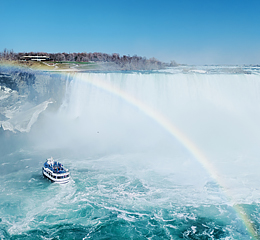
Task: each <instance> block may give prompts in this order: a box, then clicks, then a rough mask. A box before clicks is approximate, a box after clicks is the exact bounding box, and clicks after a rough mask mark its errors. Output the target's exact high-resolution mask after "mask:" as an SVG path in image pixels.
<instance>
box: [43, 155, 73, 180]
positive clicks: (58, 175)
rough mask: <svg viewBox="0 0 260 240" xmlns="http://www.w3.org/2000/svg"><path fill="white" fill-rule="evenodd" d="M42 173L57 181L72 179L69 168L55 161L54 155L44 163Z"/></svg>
mask: <svg viewBox="0 0 260 240" xmlns="http://www.w3.org/2000/svg"><path fill="white" fill-rule="evenodd" d="M42 174H43V176H44V177H46V178H48V179H50V180H51V181H52V182H56V183H67V182H69V180H70V173H69V170H68V169H65V168H64V167H63V165H62V164H61V163H59V162H56V161H54V160H53V158H52V157H51V158H48V159H47V160H46V162H45V163H44V164H43V167H42Z"/></svg>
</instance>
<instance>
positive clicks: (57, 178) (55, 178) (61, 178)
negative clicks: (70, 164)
mask: <svg viewBox="0 0 260 240" xmlns="http://www.w3.org/2000/svg"><path fill="white" fill-rule="evenodd" d="M42 174H43V176H44V177H46V178H48V179H49V180H51V181H52V182H55V183H60V184H62V183H68V182H69V180H70V176H68V177H66V178H65V176H66V175H69V174H68V173H66V174H63V175H61V174H55V173H53V172H52V171H51V170H50V169H48V168H45V167H43V168H42Z"/></svg>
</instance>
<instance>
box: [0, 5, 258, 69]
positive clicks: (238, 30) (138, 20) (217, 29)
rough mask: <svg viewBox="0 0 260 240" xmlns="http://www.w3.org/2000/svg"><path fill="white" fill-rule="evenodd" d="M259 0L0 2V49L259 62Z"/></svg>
mask: <svg viewBox="0 0 260 240" xmlns="http://www.w3.org/2000/svg"><path fill="white" fill-rule="evenodd" d="M259 12H260V1H244V0H237V1H229V0H226V1H222V0H218V1H217V0H215V1H214V0H204V1H201V0H172V1H165V0H160V1H152V0H150V1H142V0H139V1H135V0H128V1H125V0H120V1H112V0H111V1H108V0H95V1H94V0H92V1H88V0H84V1H83V0H82V1H77V0H74V1H67V0H63V1H61V0H41V1H39V0H23V1H19V0H0V51H2V50H3V49H4V48H7V49H13V50H14V51H15V52H26V51H45V52H105V53H119V54H120V55H123V54H125V55H128V54H129V55H134V54H137V55H139V56H146V57H148V58H150V57H155V58H157V59H159V60H162V61H166V62H169V61H170V60H175V61H177V62H178V63H188V64H243V63H245V64H260V14H259Z"/></svg>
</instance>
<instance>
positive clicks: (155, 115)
mask: <svg viewBox="0 0 260 240" xmlns="http://www.w3.org/2000/svg"><path fill="white" fill-rule="evenodd" d="M72 76H73V77H74V78H76V79H78V80H80V81H81V82H82V83H86V84H89V85H92V86H95V87H97V88H99V89H102V90H104V91H106V92H109V93H110V94H113V95H115V96H117V97H119V98H121V99H122V100H124V101H126V102H127V103H129V104H131V105H133V106H134V107H136V108H137V109H139V110H140V111H141V112H143V113H144V114H145V115H147V116H148V117H150V118H151V119H153V120H154V121H155V122H157V123H158V124H159V125H160V126H161V127H162V128H164V129H165V130H166V131H167V132H168V133H170V134H171V135H172V136H173V137H174V138H175V139H177V140H178V141H179V142H180V143H181V144H182V145H183V146H184V147H185V148H186V149H187V150H188V151H189V152H190V153H191V154H192V155H193V156H194V157H195V159H197V161H198V162H199V163H200V164H201V165H202V166H203V168H204V169H205V170H206V171H207V172H208V173H209V174H210V176H211V177H212V178H213V179H214V181H215V182H216V183H218V185H219V187H220V189H222V190H225V191H224V192H225V195H226V196H227V198H228V200H229V201H230V203H231V205H232V206H233V208H234V210H235V211H236V212H237V214H238V216H239V217H240V219H242V221H243V223H244V225H245V228H246V229H247V231H248V233H249V234H250V236H251V237H252V238H253V239H260V236H259V235H258V233H257V231H256V228H255V226H254V224H253V221H251V220H250V219H249V218H248V216H247V214H246V212H245V210H244V208H243V206H242V205H241V204H237V203H236V202H235V201H234V199H233V198H232V196H231V194H229V191H228V188H227V187H226V186H225V185H226V184H225V182H224V181H223V179H222V178H221V177H220V176H219V174H218V172H217V171H216V169H215V166H214V165H213V164H212V163H211V162H210V161H209V160H208V159H207V157H206V156H205V155H204V154H203V153H202V152H201V151H200V150H199V148H198V147H197V146H196V144H195V143H194V142H192V141H191V140H190V139H189V138H188V137H187V136H186V135H185V134H184V133H183V132H181V131H180V130H179V129H178V128H177V127H176V126H174V125H173V123H172V122H171V121H170V120H169V119H167V118H166V117H165V116H164V115H163V114H161V113H160V112H159V111H157V110H155V109H153V108H151V107H150V106H148V105H146V104H144V103H143V102H142V101H140V100H139V99H137V98H135V97H134V96H132V95H130V94H129V93H127V92H125V91H123V90H122V89H120V88H118V87H115V86H112V85H111V84H109V81H102V80H100V79H99V78H92V77H91V76H90V74H89V73H77V74H75V73H74V74H73V75H72Z"/></svg>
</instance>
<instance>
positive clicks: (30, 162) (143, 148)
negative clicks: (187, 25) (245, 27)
mask: <svg viewBox="0 0 260 240" xmlns="http://www.w3.org/2000/svg"><path fill="white" fill-rule="evenodd" d="M173 70H174V72H171V71H173ZM240 70H241V69H240V68H227V69H225V71H224V70H223V69H219V68H218V67H208V68H206V67H204V68H203V69H199V70H198V69H188V68H187V69H184V70H183V69H182V70H179V69H177V68H175V69H169V70H167V71H161V72H145V73H142V72H137V73H136V72H129V73H77V74H71V75H69V76H68V77H66V79H67V83H66V84H65V82H64V83H62V84H63V86H65V85H66V89H65V93H64V95H63V97H62V98H60V100H61V104H60V107H59V108H51V107H48V108H47V109H46V110H45V111H43V112H42V113H40V115H39V117H38V120H37V121H36V122H35V123H34V124H33V125H30V126H27V127H28V129H29V130H30V131H29V132H28V133H18V132H16V133H11V132H8V134H7V131H2V132H1V133H3V132H5V133H4V134H2V138H1V140H3V138H4V139H5V138H9V139H11V140H13V139H14V140H16V142H14V146H13V147H12V148H11V149H12V150H10V151H9V152H8V151H7V152H6V153H5V154H3V156H1V158H0V160H1V162H0V164H1V165H0V166H1V167H2V170H1V173H2V174H1V183H2V184H1V186H0V200H1V201H0V206H1V208H0V236H1V238H3V239H5V238H7V239H8V238H14V239H15V238H20V237H24V238H26V239H41V238H42V237H46V238H55V239H56V238H59V239H87V238H90V239H103V238H112V239H118V238H119V239H131V238H133V239H139V238H140V239H146V238H151V239H156V238H162V239H249V238H250V237H255V238H257V236H258V234H259V216H258V215H259V212H260V205H259V199H260V194H259V193H260V191H259V179H258V169H259V167H260V166H259V165H260V161H259V156H260V150H259V147H258V144H259V141H260V131H259V130H260V129H259V127H258V125H259V122H260V94H259V93H260V75H259V71H258V70H257V69H246V70H243V71H242V70H241V71H240ZM3 99H5V98H3ZM43 100H45V101H47V100H48V99H43ZM54 100H55V96H54ZM39 104H41V103H38V105H37V106H40V105H39ZM49 105H51V104H49ZM38 108H39V107H38ZM31 109H37V108H36V107H35V106H33V107H32V108H31ZM28 111H29V112H30V111H33V110H26V111H25V112H24V113H28ZM20 115H23V112H21V113H19V114H18V116H20ZM34 116H35V115H34ZM37 116H38V115H37ZM16 119H17V118H16ZM34 120H35V118H34ZM5 122H10V123H12V122H13V121H12V120H8V121H5ZM16 130H19V129H16ZM9 142H12V141H10V140H9ZM50 155H53V156H54V157H55V158H56V159H58V160H60V161H61V162H62V163H63V164H64V165H65V166H67V167H68V168H69V169H70V171H71V175H72V179H73V181H71V182H70V183H69V184H67V185H64V186H60V185H56V184H50V183H49V182H48V181H46V180H45V179H43V178H42V177H41V165H42V164H43V162H44V160H45V158H47V157H49V156H50ZM21 195H22V196H21ZM236 206H239V207H236ZM238 208H239V210H238ZM242 212H243V213H244V217H241V216H242V215H243V214H242Z"/></svg>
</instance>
